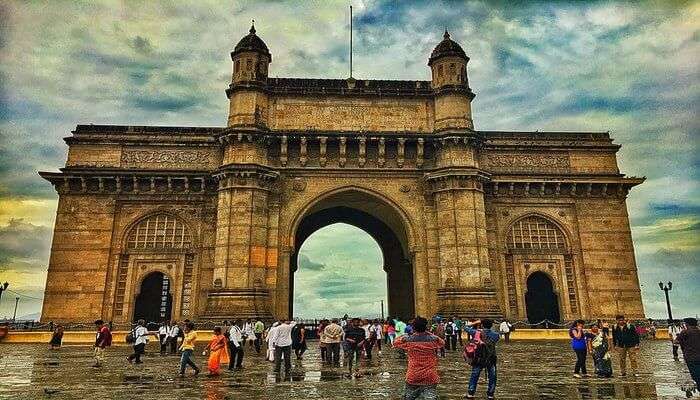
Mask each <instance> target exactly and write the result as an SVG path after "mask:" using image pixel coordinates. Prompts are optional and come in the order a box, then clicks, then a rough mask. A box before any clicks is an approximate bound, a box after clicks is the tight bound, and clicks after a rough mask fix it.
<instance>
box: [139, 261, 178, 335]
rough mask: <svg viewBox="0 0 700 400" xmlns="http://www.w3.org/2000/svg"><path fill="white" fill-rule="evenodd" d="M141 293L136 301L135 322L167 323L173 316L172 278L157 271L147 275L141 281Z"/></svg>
mask: <svg viewBox="0 0 700 400" xmlns="http://www.w3.org/2000/svg"><path fill="white" fill-rule="evenodd" d="M139 289H140V290H139V293H138V294H137V295H136V299H135V300H134V318H133V320H134V321H138V320H140V319H143V320H145V321H146V322H149V323H150V322H161V321H167V320H169V319H170V317H171V315H172V304H173V296H172V293H171V291H170V278H169V277H168V276H167V275H165V274H164V273H162V272H159V271H156V272H151V273H150V274H148V275H146V276H145V277H144V278H143V280H142V281H141V285H140V287H139Z"/></svg>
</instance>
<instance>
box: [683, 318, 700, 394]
mask: <svg viewBox="0 0 700 400" xmlns="http://www.w3.org/2000/svg"><path fill="white" fill-rule="evenodd" d="M683 322H685V330H684V331H683V332H681V333H679V334H678V344H680V346H681V350H683V359H684V360H685V363H686V365H688V371H690V376H691V377H692V378H693V381H695V390H698V391H700V383H698V381H700V330H699V329H698V320H697V319H695V318H685V319H684V320H683Z"/></svg>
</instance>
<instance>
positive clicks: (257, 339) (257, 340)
mask: <svg viewBox="0 0 700 400" xmlns="http://www.w3.org/2000/svg"><path fill="white" fill-rule="evenodd" d="M261 344H262V333H256V334H255V352H256V353H258V354H260V346H261Z"/></svg>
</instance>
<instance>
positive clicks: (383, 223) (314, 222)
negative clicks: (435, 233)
mask: <svg viewBox="0 0 700 400" xmlns="http://www.w3.org/2000/svg"><path fill="white" fill-rule="evenodd" d="M335 223H346V224H349V225H353V226H356V227H358V228H360V229H362V230H364V231H365V232H367V233H368V234H369V235H370V236H372V237H373V238H374V240H376V242H377V243H378V244H379V248H380V249H381V251H382V258H383V263H384V265H383V269H384V271H385V272H386V274H387V289H388V300H389V304H388V315H396V316H400V317H404V318H407V317H409V316H412V315H414V313H415V294H414V276H413V275H414V273H413V260H412V256H411V254H410V251H409V249H410V246H409V238H410V236H409V235H410V226H409V225H408V222H407V219H406V217H405V214H404V213H403V212H402V211H401V210H400V209H399V208H398V207H397V206H396V205H394V204H392V203H391V202H389V201H388V200H386V199H384V198H382V197H381V196H379V195H377V194H375V193H372V192H370V191H367V190H364V189H358V188H346V189H341V190H337V191H334V192H331V193H329V194H327V195H324V196H321V197H319V198H317V199H316V200H315V201H314V202H313V203H312V204H310V205H309V206H307V207H306V209H305V210H304V211H303V212H302V213H301V215H300V217H299V218H297V220H296V223H295V225H294V226H295V228H294V229H293V238H294V247H293V252H292V254H291V257H290V274H289V294H288V295H289V298H288V301H289V302H288V304H289V315H294V313H293V311H294V310H293V296H294V272H296V270H297V267H298V265H297V262H298V256H299V249H300V248H301V245H302V244H303V243H304V241H305V240H306V239H308V237H309V236H310V235H311V234H312V233H314V232H316V231H317V230H319V229H321V228H323V227H325V226H328V225H331V224H335ZM329 317H330V316H329Z"/></svg>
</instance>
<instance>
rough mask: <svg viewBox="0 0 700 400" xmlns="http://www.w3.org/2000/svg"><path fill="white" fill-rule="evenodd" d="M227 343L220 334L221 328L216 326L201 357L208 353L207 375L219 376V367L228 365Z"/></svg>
mask: <svg viewBox="0 0 700 400" xmlns="http://www.w3.org/2000/svg"><path fill="white" fill-rule="evenodd" d="M227 341H228V340H226V337H225V336H224V335H223V334H222V333H221V328H220V327H218V326H217V327H215V328H214V337H212V339H211V342H209V344H208V345H207V347H206V348H205V349H204V352H203V353H202V355H207V350H208V351H209V361H208V362H207V366H208V368H209V375H219V374H220V373H221V365H222V364H228V362H229V354H228V344H227V343H226V342H227Z"/></svg>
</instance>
